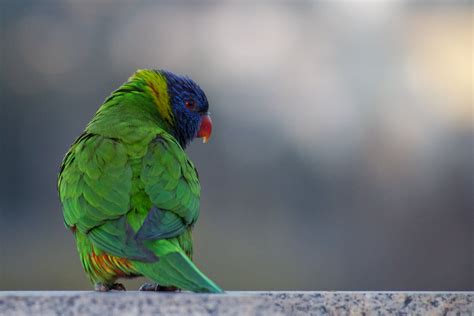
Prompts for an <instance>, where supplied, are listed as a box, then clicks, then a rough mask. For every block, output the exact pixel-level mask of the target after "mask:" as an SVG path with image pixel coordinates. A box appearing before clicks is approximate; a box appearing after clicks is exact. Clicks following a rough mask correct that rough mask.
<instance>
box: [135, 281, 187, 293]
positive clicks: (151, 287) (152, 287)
mask: <svg viewBox="0 0 474 316" xmlns="http://www.w3.org/2000/svg"><path fill="white" fill-rule="evenodd" d="M138 290H139V291H147V292H176V291H179V292H181V289H178V288H177V287H175V286H162V285H159V284H158V283H145V284H142V286H140V288H139V289H138Z"/></svg>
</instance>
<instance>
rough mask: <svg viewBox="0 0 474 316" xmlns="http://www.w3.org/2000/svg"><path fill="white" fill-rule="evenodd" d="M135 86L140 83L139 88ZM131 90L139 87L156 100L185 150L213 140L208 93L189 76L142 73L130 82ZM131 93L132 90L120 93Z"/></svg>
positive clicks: (157, 71)
mask: <svg viewBox="0 0 474 316" xmlns="http://www.w3.org/2000/svg"><path fill="white" fill-rule="evenodd" d="M134 82H135V83H136V82H140V83H141V84H139V85H136V84H134ZM129 83H130V84H131V85H132V86H131V89H132V90H133V89H136V88H137V86H138V87H139V91H143V90H142V89H143V85H142V84H144V86H145V87H146V91H148V94H149V95H150V96H151V97H152V98H153V100H154V104H155V109H156V110H157V111H158V113H159V116H160V118H161V120H162V121H163V124H165V125H166V126H162V127H163V128H166V129H167V131H168V132H170V133H171V134H173V136H175V138H176V139H177V140H178V142H179V143H180V144H181V146H182V147H183V148H184V147H185V146H186V145H187V144H188V143H189V142H190V141H192V140H193V139H194V138H196V137H199V138H202V139H203V141H204V142H205V143H206V142H207V141H208V140H209V137H210V136H211V131H212V121H211V117H210V116H209V104H208V102H207V98H206V95H205V94H204V91H202V89H201V88H200V87H199V86H198V85H197V83H195V82H194V81H193V80H191V79H190V78H188V77H186V76H180V75H176V74H173V73H171V72H169V71H166V70H149V69H141V70H138V71H137V72H136V73H135V74H134V75H133V76H132V77H131V78H130V79H129ZM123 90H125V91H130V89H129V87H128V86H125V88H121V89H119V90H117V92H120V91H123Z"/></svg>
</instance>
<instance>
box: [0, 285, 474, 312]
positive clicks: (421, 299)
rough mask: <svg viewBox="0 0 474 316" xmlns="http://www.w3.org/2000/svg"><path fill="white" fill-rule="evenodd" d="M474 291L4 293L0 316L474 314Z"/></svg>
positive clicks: (2, 293)
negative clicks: (209, 293) (211, 293)
mask: <svg viewBox="0 0 474 316" xmlns="http://www.w3.org/2000/svg"><path fill="white" fill-rule="evenodd" d="M473 296H474V292H227V293H226V294H218V295H217V294H214V295H208V294H193V293H151V292H109V293H94V292H72V291H71V292H0V315H150V314H153V315H347V314H349V313H350V314H351V315H360V314H362V313H365V314H369V315H373V314H377V315H392V314H398V315H473V311H474V308H473Z"/></svg>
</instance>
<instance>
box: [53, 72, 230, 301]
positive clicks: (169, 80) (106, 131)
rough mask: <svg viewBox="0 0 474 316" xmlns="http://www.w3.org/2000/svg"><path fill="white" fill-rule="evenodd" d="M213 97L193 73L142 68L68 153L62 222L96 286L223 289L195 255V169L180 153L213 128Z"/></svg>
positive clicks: (62, 177) (61, 190) (107, 102)
mask: <svg viewBox="0 0 474 316" xmlns="http://www.w3.org/2000/svg"><path fill="white" fill-rule="evenodd" d="M208 110H209V105H208V101H207V98H206V95H205V94H204V92H203V91H202V90H201V88H200V87H199V86H198V85H197V84H196V83H195V82H194V81H192V80H191V79H189V78H188V77H183V76H178V75H175V74H173V73H170V72H167V71H163V70H139V71H137V72H136V73H135V74H134V75H132V77H130V78H129V80H128V81H127V82H126V83H124V84H123V85H122V86H121V87H120V88H118V89H117V90H116V91H114V92H113V93H112V94H111V95H110V96H109V97H108V98H107V99H106V100H105V102H104V104H103V105H102V106H101V107H100V108H99V110H98V111H97V113H96V114H95V116H94V117H93V119H92V121H91V122H90V123H89V124H88V125H87V127H86V129H85V131H84V132H83V133H82V134H81V135H80V136H79V137H78V138H77V139H76V141H75V142H74V144H73V145H72V146H71V148H70V150H69V151H68V153H67V154H66V156H65V158H64V160H63V163H62V165H61V169H60V173H59V177H58V191H59V197H60V200H61V202H62V206H63V213H64V221H65V224H66V226H67V227H68V228H69V229H70V230H71V231H72V232H73V234H74V237H75V240H76V244H77V249H78V252H79V256H80V259H81V262H82V265H83V267H84V270H85V272H86V273H87V275H88V276H89V278H90V280H91V282H92V283H93V284H94V285H95V289H96V290H97V291H109V290H112V289H115V290H125V288H124V287H123V285H121V284H119V283H116V280H117V279H118V278H129V277H135V276H145V277H148V278H149V279H151V280H153V281H154V282H156V284H145V285H143V286H142V287H141V290H156V291H158V290H176V289H183V290H189V291H194V292H212V293H219V292H222V290H221V289H220V288H219V287H218V286H217V285H216V284H215V283H214V282H212V281H211V280H210V279H209V278H207V277H206V276H205V275H204V274H203V273H202V272H201V271H199V269H198V268H197V267H196V266H195V265H194V263H193V262H192V255H193V242H192V236H191V233H192V228H193V225H194V224H195V223H196V220H197V219H198V216H199V198H200V185H199V179H198V173H197V171H196V169H195V167H194V165H193V163H192V162H191V161H190V160H189V159H188V157H187V156H186V154H185V152H184V148H185V147H186V145H187V144H188V143H189V142H190V141H191V140H193V139H194V138H195V137H202V138H203V140H204V142H206V141H207V139H208V138H209V137H210V135H211V129H212V123H211V119H210V117H209V112H208Z"/></svg>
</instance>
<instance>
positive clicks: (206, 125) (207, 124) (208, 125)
mask: <svg viewBox="0 0 474 316" xmlns="http://www.w3.org/2000/svg"><path fill="white" fill-rule="evenodd" d="M211 133H212V121H211V117H210V116H209V114H204V115H203V116H201V125H200V126H199V131H198V133H197V137H199V138H202V142H203V143H207V142H208V140H209V138H210V137H211Z"/></svg>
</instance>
